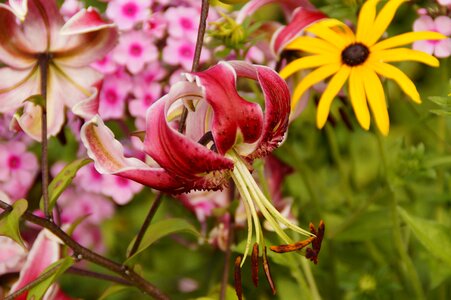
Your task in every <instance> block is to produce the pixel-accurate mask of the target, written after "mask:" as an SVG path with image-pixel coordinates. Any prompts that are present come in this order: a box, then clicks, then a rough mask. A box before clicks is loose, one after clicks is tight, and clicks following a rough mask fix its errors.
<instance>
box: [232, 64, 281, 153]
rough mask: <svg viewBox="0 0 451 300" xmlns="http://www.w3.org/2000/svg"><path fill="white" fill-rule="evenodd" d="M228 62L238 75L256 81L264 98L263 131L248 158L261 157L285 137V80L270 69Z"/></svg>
mask: <svg viewBox="0 0 451 300" xmlns="http://www.w3.org/2000/svg"><path fill="white" fill-rule="evenodd" d="M230 64H231V65H232V66H233V68H234V69H235V71H236V74H237V76H238V77H246V78H249V79H253V80H256V81H258V83H259V85H260V87H261V89H262V91H263V96H264V100H265V113H264V123H263V132H262V134H261V136H260V138H259V140H258V144H257V147H256V148H255V149H254V151H253V153H252V154H251V155H250V157H249V158H251V159H252V158H257V157H262V156H265V155H266V154H268V153H269V152H271V151H272V150H274V149H275V148H277V147H278V146H279V144H280V143H281V142H282V141H283V139H284V137H285V133H286V131H287V127H288V117H289V113H290V91H289V90H288V86H287V84H286V83H285V81H284V80H283V79H282V78H281V77H280V76H279V75H278V74H277V73H276V72H275V71H273V70H272V69H270V68H268V67H264V66H257V65H250V64H247V63H244V62H240V61H232V62H230Z"/></svg>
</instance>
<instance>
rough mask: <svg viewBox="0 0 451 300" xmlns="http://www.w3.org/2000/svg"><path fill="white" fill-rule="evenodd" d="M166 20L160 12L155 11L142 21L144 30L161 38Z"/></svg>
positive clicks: (164, 31) (165, 26)
mask: <svg viewBox="0 0 451 300" xmlns="http://www.w3.org/2000/svg"><path fill="white" fill-rule="evenodd" d="M167 25H168V21H167V20H166V18H165V16H164V15H163V14H162V13H161V12H156V13H154V14H152V16H150V18H149V19H148V20H147V21H146V22H145V23H144V26H143V29H144V31H145V32H146V33H147V34H149V35H151V36H152V37H154V38H157V39H161V38H163V37H164V35H165V33H166V28H167Z"/></svg>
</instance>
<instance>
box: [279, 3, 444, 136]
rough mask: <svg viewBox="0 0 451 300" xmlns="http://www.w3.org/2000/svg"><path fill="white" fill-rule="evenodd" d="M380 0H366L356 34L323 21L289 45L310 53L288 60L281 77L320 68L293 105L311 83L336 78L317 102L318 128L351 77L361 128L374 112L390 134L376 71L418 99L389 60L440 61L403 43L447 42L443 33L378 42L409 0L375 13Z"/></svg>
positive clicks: (334, 22)
mask: <svg viewBox="0 0 451 300" xmlns="http://www.w3.org/2000/svg"><path fill="white" fill-rule="evenodd" d="M378 2H379V1H378V0H368V1H366V2H365V4H363V6H362V8H361V10H360V13H359V18H358V21H357V30H356V32H355V33H354V32H353V31H352V30H351V29H350V28H349V26H347V25H346V24H344V23H342V22H341V21H339V20H335V19H325V20H322V21H319V22H317V23H315V24H313V25H311V26H309V27H307V28H306V29H305V31H306V32H308V33H311V34H313V35H315V36H314V37H311V36H301V37H297V38H296V39H294V40H292V41H291V42H290V43H289V44H288V45H286V47H285V49H287V50H295V51H296V50H297V51H303V52H307V53H309V54H311V55H307V56H304V57H301V58H299V59H296V60H294V61H292V62H291V63H290V64H288V65H287V66H286V67H285V68H284V69H282V70H281V71H280V75H281V76H282V77H283V78H288V77H290V76H291V75H293V74H294V73H296V72H298V71H300V70H306V69H312V68H316V69H315V70H314V71H312V72H310V73H309V74H308V75H307V76H305V77H304V78H303V79H302V80H301V81H300V82H299V84H298V85H297V86H296V88H295V89H294V92H293V96H292V108H293V109H294V108H295V107H296V105H297V103H298V101H299V100H300V98H301V96H302V95H303V94H304V93H305V92H306V91H307V90H308V89H309V88H310V87H311V86H313V85H314V84H316V83H318V82H321V81H322V80H324V79H326V78H328V77H331V76H332V78H331V79H330V80H329V82H328V86H327V88H326V89H325V91H324V93H323V94H322V96H321V98H320V100H319V104H318V112H317V117H316V124H317V127H318V128H322V127H323V126H324V125H325V123H326V121H327V117H328V115H329V110H330V107H331V105H332V101H333V99H334V98H335V96H336V95H337V94H338V92H339V91H340V90H341V88H342V87H343V85H344V84H345V82H346V81H348V79H349V84H348V91H349V95H350V99H351V104H352V107H353V109H354V112H355V114H356V117H357V120H358V122H359V123H360V125H361V126H362V128H364V129H365V130H368V129H369V127H370V110H371V112H372V114H373V117H374V119H375V121H376V125H377V127H378V129H379V131H380V132H381V133H382V134H383V135H387V134H388V131H389V123H390V122H389V117H388V111H387V104H386V99H385V94H384V89H383V87H382V83H381V80H380V78H379V76H378V75H380V76H383V77H385V78H388V79H392V80H394V81H395V82H396V83H397V84H398V85H399V87H400V88H401V89H402V90H403V91H404V93H405V94H407V96H409V97H410V98H411V99H412V100H413V101H414V102H416V103H420V102H421V99H420V95H419V93H418V91H417V89H416V87H415V84H414V83H413V82H412V81H411V80H410V79H409V78H408V77H407V75H405V74H404V73H403V72H402V71H401V70H400V69H398V68H397V67H395V66H392V65H391V64H389V63H390V62H400V61H417V62H421V63H424V64H427V65H429V66H432V67H437V66H438V65H439V61H438V60H437V59H436V58H435V57H433V56H431V55H428V54H426V53H424V52H421V51H417V50H412V49H408V48H402V47H400V46H404V45H406V44H410V43H412V42H415V41H419V40H443V39H445V38H446V36H444V35H443V34H441V33H438V32H432V31H418V32H408V33H404V34H400V35H397V36H394V37H390V38H388V39H385V40H382V41H379V42H378V40H379V39H380V38H381V37H382V35H383V34H384V32H385V31H386V29H387V27H388V26H389V25H390V23H391V21H392V19H393V17H394V15H395V13H396V11H397V9H398V7H399V6H400V5H401V4H402V3H404V2H406V0H391V1H388V2H387V3H386V4H385V5H384V7H383V8H382V9H381V10H380V11H379V13H376V6H377V4H378ZM368 106H369V108H368Z"/></svg>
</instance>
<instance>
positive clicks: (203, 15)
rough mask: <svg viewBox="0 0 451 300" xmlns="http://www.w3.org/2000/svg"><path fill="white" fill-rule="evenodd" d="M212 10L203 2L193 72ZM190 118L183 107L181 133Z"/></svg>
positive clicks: (197, 62) (205, 1)
mask: <svg viewBox="0 0 451 300" xmlns="http://www.w3.org/2000/svg"><path fill="white" fill-rule="evenodd" d="M209 8H210V3H209V0H202V7H201V11H200V20H199V28H198V30H197V40H196V49H195V50H194V58H193V65H192V67H191V72H196V71H197V68H198V67H199V60H200V54H201V53H202V46H203V44H204V36H205V29H206V28H207V17H208V9H209ZM187 116H188V109H187V108H186V107H185V106H183V111H182V114H181V116H180V123H179V132H183V131H184V130H185V122H186V117H187Z"/></svg>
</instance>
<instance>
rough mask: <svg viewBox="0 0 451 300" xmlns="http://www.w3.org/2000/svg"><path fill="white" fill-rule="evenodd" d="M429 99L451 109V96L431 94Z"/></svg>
mask: <svg viewBox="0 0 451 300" xmlns="http://www.w3.org/2000/svg"><path fill="white" fill-rule="evenodd" d="M428 99H429V100H430V101H432V102H434V103H435V104H437V105H440V106H442V107H444V108H448V109H451V97H440V96H431V97H429V98H428Z"/></svg>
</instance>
